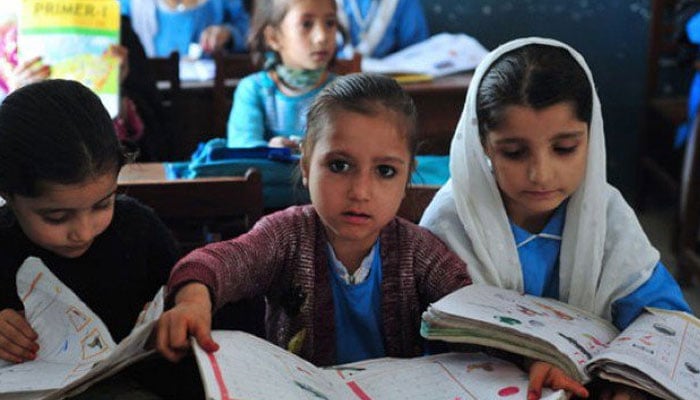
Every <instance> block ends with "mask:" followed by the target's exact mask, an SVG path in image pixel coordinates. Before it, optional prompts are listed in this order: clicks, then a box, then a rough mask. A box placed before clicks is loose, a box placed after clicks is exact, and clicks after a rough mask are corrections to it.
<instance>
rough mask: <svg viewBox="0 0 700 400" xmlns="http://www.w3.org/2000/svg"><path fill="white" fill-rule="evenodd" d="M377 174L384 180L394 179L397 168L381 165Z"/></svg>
mask: <svg viewBox="0 0 700 400" xmlns="http://www.w3.org/2000/svg"><path fill="white" fill-rule="evenodd" d="M377 172H379V176H381V177H382V178H393V177H394V176H395V175H396V168H394V167H392V166H391V165H380V166H378V167H377Z"/></svg>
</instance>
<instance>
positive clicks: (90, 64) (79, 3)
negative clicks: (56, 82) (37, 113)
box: [17, 0, 120, 117]
mask: <svg viewBox="0 0 700 400" xmlns="http://www.w3.org/2000/svg"><path fill="white" fill-rule="evenodd" d="M20 4H21V7H20V12H19V18H18V33H17V51H18V53H19V59H20V60H29V59H32V58H34V57H36V56H41V57H42V62H43V63H44V64H47V65H50V66H51V78H61V79H70V80H76V81H79V82H82V83H83V84H84V85H85V86H87V87H89V88H90V89H92V90H93V91H94V92H95V93H97V95H98V96H100V99H101V100H102V102H103V104H104V105H105V108H106V109H107V111H108V112H109V114H110V115H111V116H112V117H115V116H116V115H117V114H118V112H119V59H118V58H117V57H115V56H114V55H112V54H111V52H110V51H109V49H110V47H111V46H114V45H118V44H119V28H120V14H119V13H120V9H119V2H118V1H117V0H21V3H20Z"/></svg>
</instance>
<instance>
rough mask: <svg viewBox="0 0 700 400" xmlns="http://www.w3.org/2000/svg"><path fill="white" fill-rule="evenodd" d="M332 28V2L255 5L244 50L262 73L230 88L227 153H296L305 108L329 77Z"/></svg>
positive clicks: (279, 0) (266, 0)
mask: <svg viewBox="0 0 700 400" xmlns="http://www.w3.org/2000/svg"><path fill="white" fill-rule="evenodd" d="M337 28H338V22H337V16H336V4H335V1H334V0H260V1H256V2H255V13H254V14H253V25H252V28H251V32H250V37H249V48H250V51H251V55H252V57H253V61H254V62H255V63H256V64H259V65H262V67H263V70H262V71H260V72H257V73H255V74H252V75H249V76H247V77H245V78H243V79H242V80H241V81H240V83H239V84H238V87H237V88H236V92H235V93H234V96H233V108H232V109H231V114H230V116H229V120H228V126H227V136H228V141H227V143H228V146H229V147H257V146H270V147H289V148H293V149H296V148H298V146H299V141H300V139H301V138H302V137H303V136H304V129H305V126H306V112H307V109H308V107H309V105H310V104H311V102H312V101H313V99H314V97H316V95H317V94H318V93H319V92H320V91H321V89H323V87H324V86H326V85H327V84H328V83H329V82H330V81H332V80H333V78H334V77H335V75H334V74H332V73H330V72H329V71H328V69H327V67H328V64H329V63H330V62H331V61H332V60H333V58H334V57H335V50H336V42H335V38H336V32H337Z"/></svg>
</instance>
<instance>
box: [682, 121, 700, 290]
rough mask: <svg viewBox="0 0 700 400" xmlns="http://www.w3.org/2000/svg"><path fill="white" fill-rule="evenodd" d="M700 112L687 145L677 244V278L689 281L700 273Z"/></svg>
mask: <svg viewBox="0 0 700 400" xmlns="http://www.w3.org/2000/svg"><path fill="white" fill-rule="evenodd" d="M699 131H700V116H697V115H696V117H695V120H694V121H693V127H692V130H691V132H690V134H689V138H688V143H687V145H686V149H685V157H684V160H683V169H682V174H681V190H680V193H681V196H680V207H679V220H678V227H679V229H678V240H677V244H676V251H677V262H678V272H679V273H678V281H679V282H680V283H681V284H685V285H690V284H691V283H692V279H693V276H694V275H696V276H698V275H700V241H698V233H700V133H699Z"/></svg>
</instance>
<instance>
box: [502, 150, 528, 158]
mask: <svg viewBox="0 0 700 400" xmlns="http://www.w3.org/2000/svg"><path fill="white" fill-rule="evenodd" d="M526 153H527V152H526V151H525V150H524V149H517V150H501V154H503V156H504V157H505V158H509V159H511V160H520V159H521V158H523V157H525V154H526Z"/></svg>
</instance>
